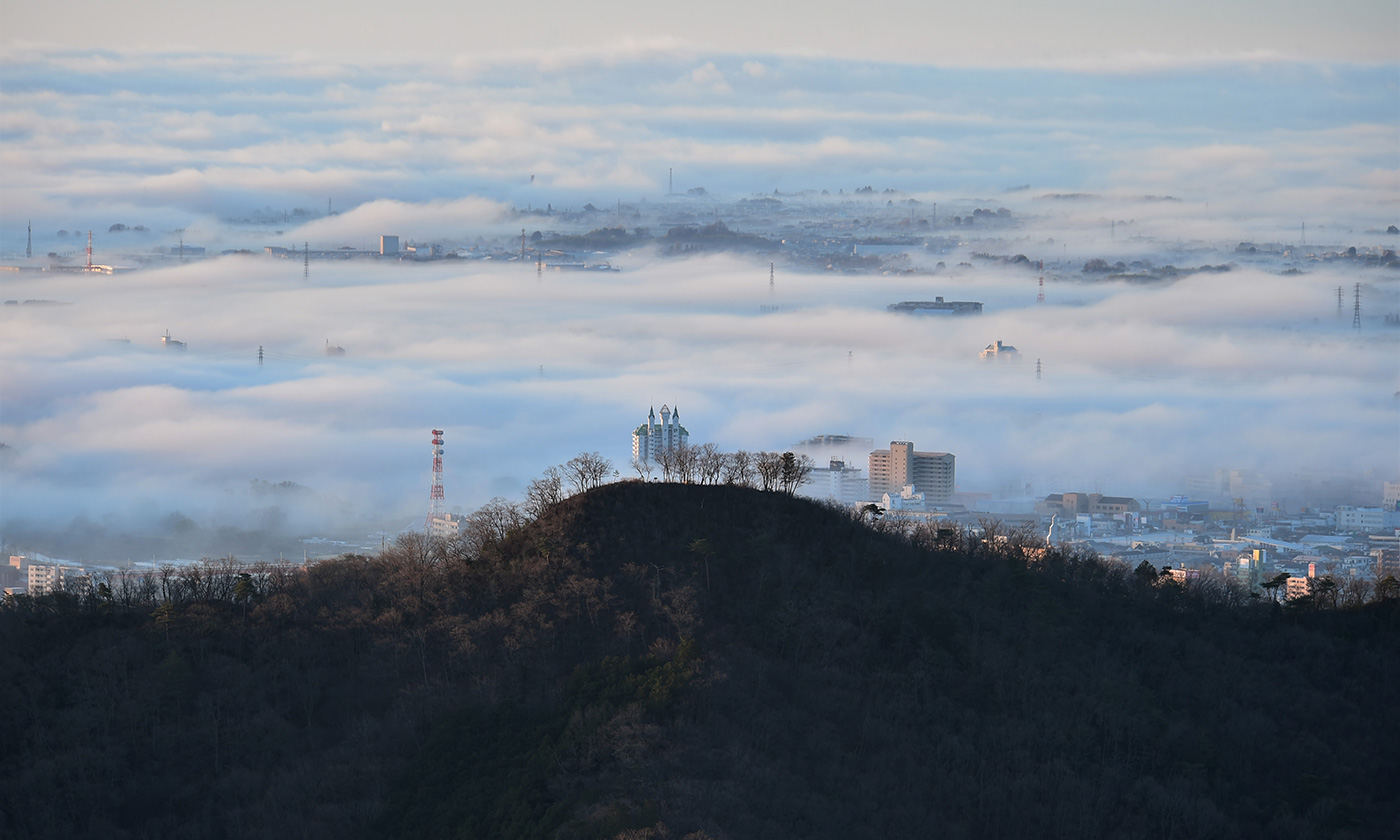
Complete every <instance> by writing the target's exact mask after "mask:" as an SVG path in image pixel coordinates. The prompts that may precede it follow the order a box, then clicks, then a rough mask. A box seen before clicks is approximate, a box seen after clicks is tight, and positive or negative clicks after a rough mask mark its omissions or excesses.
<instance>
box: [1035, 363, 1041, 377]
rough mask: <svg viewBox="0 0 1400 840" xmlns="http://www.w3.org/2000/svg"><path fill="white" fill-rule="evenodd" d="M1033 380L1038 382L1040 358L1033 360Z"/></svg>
mask: <svg viewBox="0 0 1400 840" xmlns="http://www.w3.org/2000/svg"><path fill="white" fill-rule="evenodd" d="M1035 381H1036V382H1039V381H1040V360H1039V359H1036V360H1035Z"/></svg>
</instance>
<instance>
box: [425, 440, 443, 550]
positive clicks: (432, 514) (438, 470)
mask: <svg viewBox="0 0 1400 840" xmlns="http://www.w3.org/2000/svg"><path fill="white" fill-rule="evenodd" d="M446 498H447V497H446V496H445V495H444V494H443V491H442V429H433V486H432V490H431V491H430V492H429V494H428V521H427V525H428V527H429V528H430V529H431V528H432V525H433V520H434V519H441V518H442V517H443V516H445V515H446V514H447V510H446V507H447V501H446Z"/></svg>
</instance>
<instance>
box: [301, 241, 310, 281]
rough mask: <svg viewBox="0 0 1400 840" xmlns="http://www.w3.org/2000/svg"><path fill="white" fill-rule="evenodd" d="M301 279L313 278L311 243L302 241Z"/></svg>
mask: <svg viewBox="0 0 1400 840" xmlns="http://www.w3.org/2000/svg"><path fill="white" fill-rule="evenodd" d="M301 279H303V280H310V279H311V243H310V242H303V243H301Z"/></svg>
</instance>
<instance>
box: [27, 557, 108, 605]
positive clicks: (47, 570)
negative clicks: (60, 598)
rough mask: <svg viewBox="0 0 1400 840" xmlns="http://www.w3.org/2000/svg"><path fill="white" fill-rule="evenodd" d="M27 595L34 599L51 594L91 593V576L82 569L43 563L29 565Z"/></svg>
mask: <svg viewBox="0 0 1400 840" xmlns="http://www.w3.org/2000/svg"><path fill="white" fill-rule="evenodd" d="M27 571H28V572H29V594H30V595H33V596H35V597H38V596H39V595H47V594H49V593H51V592H71V593H73V594H74V595H86V594H88V593H89V592H91V591H92V576H91V575H89V574H88V573H87V572H86V571H85V570H83V569H76V568H73V567H72V566H56V565H52V566H51V565H48V564H44V563H30V564H29V568H28V569H27Z"/></svg>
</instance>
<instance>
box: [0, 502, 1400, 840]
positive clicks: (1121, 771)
mask: <svg viewBox="0 0 1400 840" xmlns="http://www.w3.org/2000/svg"><path fill="white" fill-rule="evenodd" d="M0 670H3V680H0V709H3V710H4V712H5V715H6V724H5V725H4V726H3V727H0V837H5V838H10V840H21V838H65V837H75V838H76V837H83V838H87V837H103V838H145V837H152V838H154V837H179V838H194V839H198V838H276V837H295V838H344V837H357V836H358V837H375V838H378V837H387V838H395V837H402V838H437V837H443V838H493V840H494V839H495V838H571V839H572V838H578V840H583V838H599V839H600V840H603V839H604V838H617V837H621V838H629V840H641V839H642V838H653V837H654V838H660V837H671V838H676V839H677V840H680V839H681V838H686V837H690V838H692V840H699V838H710V839H711V840H726V838H736V840H737V838H882V839H883V838H890V837H935V838H1032V837H1034V838H1040V837H1064V838H1098V837H1114V838H1119V837H1121V838H1172V839H1173V840H1175V839H1176V838H1254V837H1258V838H1299V840H1303V838H1308V839H1309V840H1311V838H1370V837H1394V836H1400V746H1397V745H1400V730H1397V717H1396V710H1397V705H1396V703H1397V697H1400V609H1398V608H1397V604H1396V603H1395V602H1380V603H1374V604H1369V605H1366V606H1364V607H1360V608H1356V609H1348V610H1307V609H1305V610H1289V609H1283V608H1281V607H1278V606H1276V605H1272V604H1267V603H1251V602H1250V601H1249V599H1246V598H1241V597H1239V594H1238V593H1234V592H1231V591H1228V590H1210V589H1202V590H1200V591H1186V590H1183V589H1181V588H1180V587H1178V586H1175V585H1173V584H1170V583H1163V582H1161V581H1152V580H1150V579H1148V577H1145V576H1142V575H1135V574H1133V573H1132V572H1131V571H1125V570H1121V569H1117V568H1115V567H1113V566H1110V565H1107V564H1104V563H1101V562H1099V561H1097V560H1093V559H1089V558H1078V557H1073V556H1067V555H1065V554H1062V553H1059V552H1054V551H1050V552H1047V551H1045V550H1043V549H1041V548H1039V547H1038V546H1036V545H1034V544H1032V543H1031V542H1030V541H1029V540H1025V539H1021V538H1020V537H1019V536H1018V535H1015V534H1011V535H998V534H996V533H987V534H973V533H965V532H961V531H953V530H945V531H938V530H933V529H924V530H920V531H918V532H917V533H915V534H914V535H913V536H912V537H911V536H909V535H903V534H899V533H896V532H895V531H894V530H892V529H888V528H886V527H881V526H878V525H874V524H868V523H865V522H862V521H860V520H859V519H856V518H853V517H852V515H851V514H849V513H845V512H842V511H839V510H835V509H832V508H828V507H824V506H822V505H818V504H815V503H812V502H809V501H805V500H801V499H795V498H792V497H790V496H787V495H785V494H781V493H763V492H759V491H755V490H749V489H744V488H733V487H702V486H693V485H673V484H642V483H620V484H613V485H608V486H604V487H601V488H598V489H595V490H592V491H590V492H588V493H586V494H583V495H580V496H576V497H574V498H571V499H566V500H564V501H562V502H560V503H557V504H555V505H553V506H551V507H549V508H548V509H546V510H545V511H544V512H543V513H542V515H541V516H540V517H539V518H538V519H537V520H535V521H528V520H526V519H524V518H522V517H519V516H518V515H517V514H516V513H515V511H513V510H511V509H508V508H505V507H503V506H498V507H497V508H495V509H493V510H491V511H488V512H487V515H485V516H479V517H478V518H477V519H476V520H475V521H474V527H473V529H472V533H471V534H470V536H469V538H466V539H462V540H458V541H455V542H453V543H450V544H442V543H434V542H432V541H430V540H427V539H426V538H412V537H410V538H405V539H402V540H400V542H399V543H398V544H397V545H395V546H394V547H393V548H392V549H390V550H388V551H386V552H384V553H383V555H381V556H377V557H357V556H348V557H344V558H341V559H338V560H335V561H329V562H324V563H321V564H318V565H315V566H313V567H311V568H310V569H308V570H306V571H304V572H301V571H282V570H268V571H264V572H255V573H246V572H244V571H243V570H237V569H232V568H227V569H222V570H221V569H220V568H219V567H218V565H217V564H209V565H207V566H205V567H203V568H197V569H192V570H187V571H185V572H184V573H182V574H175V573H167V574H166V575H164V576H156V577H155V578H152V579H150V580H147V581H132V580H127V579H122V580H115V581H111V582H109V583H108V585H107V586H106V587H104V588H102V589H101V591H100V592H99V593H98V594H97V596H95V597H93V598H89V599H87V600H85V601H77V600H74V599H71V598H69V597H67V596H46V597H43V598H38V599H19V600H14V601H11V602H9V603H7V605H6V608H5V609H3V610H0Z"/></svg>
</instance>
